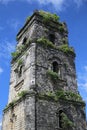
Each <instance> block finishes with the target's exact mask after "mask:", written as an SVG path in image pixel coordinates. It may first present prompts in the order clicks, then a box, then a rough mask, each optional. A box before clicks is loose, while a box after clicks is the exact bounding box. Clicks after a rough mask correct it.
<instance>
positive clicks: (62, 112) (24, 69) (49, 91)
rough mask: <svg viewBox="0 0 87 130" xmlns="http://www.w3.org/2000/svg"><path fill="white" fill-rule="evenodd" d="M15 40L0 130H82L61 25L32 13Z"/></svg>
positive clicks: (72, 68) (82, 106)
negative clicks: (7, 94)
mask: <svg viewBox="0 0 87 130" xmlns="http://www.w3.org/2000/svg"><path fill="white" fill-rule="evenodd" d="M17 41H18V43H17V46H16V51H15V52H13V53H12V62H11V78H10V88H9V100H8V104H7V106H6V108H5V109H4V114H3V124H2V130H86V121H85V112H84V110H85V103H84V102H83V101H82V99H81V97H80V95H79V94H78V91H77V82H76V71H75V63H74V59H75V52H74V50H73V48H72V47H69V45H68V30H67V26H66V23H62V22H60V21H59V17H58V16H57V15H56V14H50V13H48V12H44V11H35V12H34V13H33V15H32V16H31V17H28V19H27V21H26V23H25V25H24V26H23V28H22V29H21V30H20V31H19V33H18V34H17Z"/></svg>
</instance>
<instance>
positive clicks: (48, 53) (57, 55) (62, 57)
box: [36, 45, 77, 92]
mask: <svg viewBox="0 0 87 130" xmlns="http://www.w3.org/2000/svg"><path fill="white" fill-rule="evenodd" d="M36 56H37V57H36V63H37V68H36V84H37V91H38V92H46V91H54V90H57V89H58V87H59V88H60V89H61V88H63V89H64V90H72V91H73V92H77V82H76V72H75V64H74V58H73V57H72V55H69V56H68V55H66V54H65V53H63V52H61V51H59V50H57V49H52V48H44V47H43V46H41V45H38V47H37V53H36ZM54 61H57V62H58V63H59V65H60V77H59V78H60V80H58V81H57V82H55V83H53V82H52V80H50V79H49V77H48V76H47V71H48V70H51V68H52V63H53V62H54ZM65 65H66V66H65Z"/></svg>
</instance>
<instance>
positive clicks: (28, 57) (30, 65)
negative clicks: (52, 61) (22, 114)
mask: <svg viewBox="0 0 87 130" xmlns="http://www.w3.org/2000/svg"><path fill="white" fill-rule="evenodd" d="M35 46H36V44H34V43H32V44H31V45H30V47H29V48H28V50H27V51H26V52H25V53H24V55H22V56H21V57H19V58H18V59H17V61H16V62H14V63H13V64H12V67H11V78H10V88H9V101H8V102H9V103H10V102H12V101H13V100H14V99H16V98H17V96H18V93H20V92H21V91H24V90H30V88H31V86H33V85H35V48H36V47H35ZM20 59H21V60H22V61H23V68H22V69H23V70H22V75H21V77H18V72H16V69H18V68H19V67H20V66H19V67H18V60H20Z"/></svg>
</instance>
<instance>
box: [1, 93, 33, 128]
mask: <svg viewBox="0 0 87 130" xmlns="http://www.w3.org/2000/svg"><path fill="white" fill-rule="evenodd" d="M2 126H3V127H2V130H35V98H34V96H29V95H27V96H26V98H22V99H21V100H19V101H18V102H16V103H15V104H14V106H13V107H9V108H8V109H7V110H5V111H4V116H3V125H2Z"/></svg>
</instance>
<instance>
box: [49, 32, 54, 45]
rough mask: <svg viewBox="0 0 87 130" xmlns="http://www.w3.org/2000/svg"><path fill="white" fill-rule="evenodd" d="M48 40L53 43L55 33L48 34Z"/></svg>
mask: <svg viewBox="0 0 87 130" xmlns="http://www.w3.org/2000/svg"><path fill="white" fill-rule="evenodd" d="M49 40H50V41H51V42H52V43H53V44H55V35H54V34H50V35H49Z"/></svg>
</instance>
